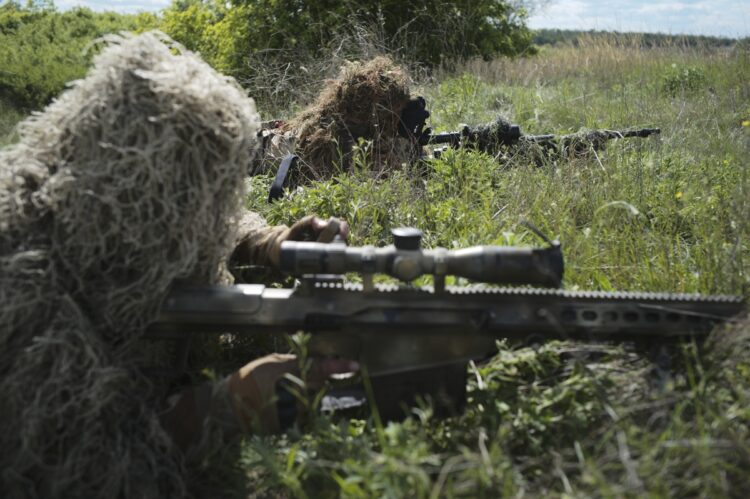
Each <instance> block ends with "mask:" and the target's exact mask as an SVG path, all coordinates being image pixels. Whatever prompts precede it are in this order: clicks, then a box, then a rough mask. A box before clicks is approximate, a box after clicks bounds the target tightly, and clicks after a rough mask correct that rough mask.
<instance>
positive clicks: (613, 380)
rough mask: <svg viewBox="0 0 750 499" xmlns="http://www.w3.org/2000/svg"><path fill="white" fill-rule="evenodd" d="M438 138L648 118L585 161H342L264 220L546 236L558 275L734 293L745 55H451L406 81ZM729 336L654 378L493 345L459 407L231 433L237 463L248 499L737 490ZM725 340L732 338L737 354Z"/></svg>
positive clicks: (741, 471)
mask: <svg viewBox="0 0 750 499" xmlns="http://www.w3.org/2000/svg"><path fill="white" fill-rule="evenodd" d="M421 91H422V92H423V94H424V95H425V96H426V98H427V100H428V105H429V108H430V109H431V110H432V125H433V127H435V128H436V129H438V130H445V129H451V128H455V127H456V126H457V125H458V124H459V123H461V122H466V123H478V122H484V121H489V120H491V119H493V118H494V117H495V116H496V115H497V114H503V115H505V116H507V117H509V118H511V119H512V121H514V122H516V123H518V124H520V125H521V126H522V128H523V130H524V131H525V132H526V133H549V132H556V133H567V132H573V131H577V130H578V129H579V128H581V127H588V128H626V127H630V126H657V127H660V128H661V129H662V134H661V136H659V137H655V138H649V139H645V140H641V141H639V140H637V139H636V140H629V141H625V140H623V141H619V142H616V143H611V144H610V146H609V147H608V148H607V149H606V151H604V152H602V153H600V154H598V155H592V156H590V157H587V158H576V159H570V160H569V159H564V160H558V161H550V162H548V164H546V165H544V166H542V167H538V166H537V165H535V164H534V163H533V162H532V161H530V160H529V159H528V158H524V157H521V156H517V157H511V158H509V159H507V160H506V161H504V162H497V161H495V159H494V158H492V157H489V156H486V155H483V154H478V153H473V152H456V153H453V154H447V155H445V156H444V157H443V158H442V159H441V160H440V161H436V162H434V163H432V164H431V165H430V167H429V168H427V171H426V172H424V171H421V170H420V171H417V170H416V169H406V170H403V171H400V172H397V173H394V174H392V175H390V176H389V177H388V178H385V179H379V180H374V179H372V178H371V177H370V176H369V175H368V174H367V173H365V172H366V164H367V148H366V145H364V146H363V147H362V151H361V157H360V162H359V165H360V167H361V171H360V172H359V173H356V172H355V173H353V174H342V175H340V176H339V177H338V178H337V179H336V180H335V181H331V182H325V183H319V184H315V185H314V186H312V187H310V188H306V189H304V190H300V191H298V192H297V193H296V194H295V195H294V196H292V197H291V199H288V200H285V201H283V202H281V203H277V204H275V205H271V206H269V205H266V204H265V203H264V202H263V201H264V196H265V186H266V185H267V183H268V179H267V178H256V179H254V180H253V185H254V186H255V187H256V189H255V190H254V193H255V194H254V196H253V199H252V200H251V202H250V204H251V205H252V206H260V207H262V208H261V209H262V210H264V211H265V213H264V214H265V215H266V216H267V217H268V219H269V220H270V221H271V222H279V223H280V222H291V221H293V220H294V219H296V218H298V217H299V216H301V215H302V214H306V213H311V212H314V213H317V214H319V215H321V216H328V215H337V216H341V217H344V218H346V219H347V220H348V221H349V222H350V223H351V225H352V238H351V243H352V244H386V243H388V242H389V232H388V231H389V229H390V228H392V227H395V226H399V225H412V226H417V227H419V228H421V229H422V230H423V231H424V232H425V240H426V244H427V245H428V246H435V245H442V246H446V247H461V246H466V245H474V244H538V243H539V241H538V240H537V239H536V237H535V236H533V235H532V234H530V233H529V231H528V230H527V229H526V228H525V227H524V226H523V225H521V224H520V223H519V222H520V221H521V220H529V221H531V222H533V223H534V224H535V225H537V226H538V227H539V228H541V229H542V230H543V231H544V232H545V233H547V234H549V235H551V236H553V237H556V238H558V239H559V240H560V241H561V242H562V244H563V248H564V253H565V257H566V265H567V273H566V287H568V288H571V289H597V290H654V291H681V292H701V293H734V294H744V295H745V296H747V295H748V289H749V288H748V283H749V282H750V274H749V273H748V272H750V172H749V171H748V167H749V166H750V165H749V164H748V157H750V156H749V153H750V126H749V125H750V121H749V120H750V53H749V52H748V51H747V50H744V51H742V50H740V49H727V50H700V49H683V48H680V47H672V48H662V49H654V50H644V49H642V48H639V47H638V46H637V44H634V43H633V44H630V43H627V42H622V41H621V40H620V41H617V40H614V39H613V40H612V41H609V42H608V41H602V40H601V39H600V40H597V41H593V40H592V41H588V42H586V41H584V43H583V44H582V46H581V47H580V48H576V49H574V48H556V49H551V50H547V51H544V52H543V53H542V54H541V55H540V56H538V57H535V58H531V59H520V60H499V61H493V62H476V63H471V64H467V65H466V66H465V67H464V68H463V70H462V71H460V72H458V73H453V74H445V75H441V76H440V77H438V78H436V80H435V81H433V82H429V83H427V84H424V85H423V87H422V88H421ZM747 334H748V329H747V328H746V327H745V328H744V329H743V328H742V327H738V328H736V329H734V330H732V331H730V332H724V333H722V334H717V335H716V339H715V340H712V343H711V346H710V347H709V348H707V349H705V350H701V351H700V353H699V349H696V348H695V346H686V347H684V348H680V349H678V350H677V351H675V352H674V353H673V357H674V363H675V366H676V367H675V368H674V371H673V373H672V375H671V376H667V377H666V378H665V377H664V376H663V375H664V373H660V372H659V371H658V369H655V368H654V366H653V365H652V364H650V362H649V361H647V360H646V359H644V358H642V357H640V356H639V355H637V354H635V353H633V352H631V351H628V350H626V349H625V348H621V347H606V348H603V349H599V350H598V351H597V352H596V353H595V354H592V353H591V352H587V348H586V347H585V346H582V345H573V344H566V343H554V344H549V345H546V346H544V347H543V348H541V349H539V350H532V349H528V348H526V349H516V348H511V347H508V346H501V352H500V354H499V355H498V357H496V358H495V359H494V360H493V361H492V362H490V363H489V364H487V365H484V366H481V367H478V368H477V369H476V370H474V371H473V372H471V373H470V376H469V379H470V382H469V391H470V392H469V394H470V400H469V406H468V409H467V411H466V413H465V414H464V415H463V416H461V417H458V418H453V419H449V420H436V419H434V418H432V417H431V415H430V411H429V410H424V411H416V412H415V414H414V416H413V418H412V419H409V420H407V421H405V422H403V423H399V424H390V425H387V426H385V427H384V426H382V425H379V424H377V423H376V422H375V421H374V420H372V419H370V420H368V421H360V420H353V421H346V420H344V421H341V420H335V419H329V418H322V417H321V418H318V419H315V420H314V421H312V422H311V423H310V427H309V428H307V430H308V431H309V432H308V433H305V434H302V433H294V432H293V433H290V434H288V435H286V436H284V437H281V438H277V439H260V438H253V439H248V440H247V441H246V442H245V445H244V449H243V459H242V464H241V466H240V473H241V474H244V473H246V476H247V481H246V485H247V487H248V489H249V490H251V491H255V494H257V495H258V496H265V495H271V496H274V495H277V494H278V495H281V496H295V497H335V496H339V495H341V496H346V497H404V496H407V495H408V496H410V497H497V496H500V495H503V496H531V497H536V496H547V495H554V496H568V497H570V496H589V495H590V496H623V495H626V496H631V495H632V496H640V495H642V494H648V495H651V496H653V497H662V496H665V497H666V496H671V497H685V496H710V497H718V496H740V495H742V491H743V490H747V488H748V487H749V486H750V480H748V478H747V474H746V470H747V469H748V466H750V436H749V435H748V431H749V429H750V427H749V426H748V422H749V421H750V411H748V409H747V408H748V407H750V405H748V402H750V392H748V389H747V387H748V382H749V381H750V357H749V356H748V355H747V352H746V350H747V347H744V346H743V345H744V344H745V343H744V342H746V341H747V340H746V338H745V337H746V336H747ZM743 348H744V349H743Z"/></svg>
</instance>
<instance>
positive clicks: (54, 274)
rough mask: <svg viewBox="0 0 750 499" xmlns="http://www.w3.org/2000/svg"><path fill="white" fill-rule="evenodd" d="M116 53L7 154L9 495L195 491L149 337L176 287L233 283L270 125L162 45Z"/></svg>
mask: <svg viewBox="0 0 750 499" xmlns="http://www.w3.org/2000/svg"><path fill="white" fill-rule="evenodd" d="M107 42H108V43H107V46H106V47H105V48H104V49H103V51H102V52H101V53H100V54H99V55H98V56H97V57H96V58H95V60H94V67H93V69H92V70H91V71H90V72H89V73H88V75H87V76H86V78H85V79H83V80H80V81H77V82H75V83H74V84H73V86H72V88H70V89H69V90H67V91H66V92H65V93H63V94H62V95H61V96H60V98H59V99H58V100H56V101H55V102H53V103H52V104H50V105H49V106H48V107H47V108H46V109H45V110H44V111H43V112H42V113H41V114H36V115H34V116H32V117H31V118H29V119H27V120H26V121H25V122H24V123H22V124H21V125H20V129H19V131H20V137H21V138H20V142H19V143H17V144H16V145H14V146H12V147H11V148H9V149H6V150H4V151H2V152H0V303H2V308H0V393H1V394H2V397H3V402H2V404H0V420H1V421H2V422H3V431H2V435H1V436H0V447H1V448H2V449H3V452H2V457H0V469H2V475H1V478H0V490H2V491H3V495H4V497H10V498H15V497H179V496H183V495H185V494H186V485H185V478H184V477H185V470H184V467H185V464H184V463H183V458H182V457H181V456H180V454H179V453H178V451H177V450H176V449H175V448H174V445H173V444H172V442H171V440H170V438H169V436H168V435H167V434H166V433H165V431H164V430H163V429H162V427H161V425H160V422H159V418H158V414H157V411H158V406H159V404H160V401H161V399H162V397H163V395H164V393H163V390H161V389H160V387H157V386H156V385H155V384H154V383H153V382H152V381H150V380H149V379H148V377H147V376H146V374H145V371H144V369H143V366H144V365H145V364H146V363H147V362H148V361H149V360H153V359H148V357H149V356H151V355H152V353H151V352H152V351H153V347H152V346H150V345H149V344H148V343H147V342H144V341H140V340H141V337H142V336H143V333H144V327H145V326H146V325H147V324H148V323H149V322H151V321H152V320H153V319H154V318H155V317H156V315H157V313H158V310H159V307H160V305H161V302H162V300H163V298H164V296H165V293H166V292H167V290H168V289H169V287H170V285H171V284H172V283H173V282H174V281H175V280H176V279H187V280H192V281H196V282H199V283H212V282H217V281H219V280H220V279H221V278H222V275H223V274H222V272H221V266H222V262H223V261H224V259H225V258H226V257H227V256H228V254H229V253H230V252H231V249H232V247H233V243H234V239H235V233H234V229H233V226H232V223H230V222H231V220H232V219H233V217H236V214H237V213H238V210H239V209H240V206H241V202H242V198H243V177H244V174H245V172H246V168H247V165H248V163H249V161H250V160H251V154H252V153H251V151H252V150H253V148H254V146H255V137H256V133H257V123H258V116H257V114H256V111H255V105H254V103H253V101H252V100H251V99H249V98H247V97H246V95H245V94H244V92H243V91H242V90H241V89H240V88H239V87H238V86H237V85H236V84H235V83H234V82H233V81H231V80H229V79H227V78H225V77H222V76H220V75H219V74H217V73H216V72H215V71H214V70H212V69H211V68H210V67H209V66H208V65H207V64H205V63H204V62H202V61H201V60H200V59H199V58H198V57H196V56H195V55H193V54H191V53H189V52H187V51H185V50H184V49H183V48H182V47H180V46H179V45H176V44H174V43H173V42H171V41H170V40H168V39H166V37H164V36H163V35H160V34H158V33H147V34H143V35H140V36H137V37H131V36H126V37H120V36H116V37H109V38H108V39H107ZM165 43H166V44H165Z"/></svg>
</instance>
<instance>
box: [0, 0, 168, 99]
mask: <svg viewBox="0 0 750 499" xmlns="http://www.w3.org/2000/svg"><path fill="white" fill-rule="evenodd" d="M155 25H156V17H155V16H154V15H152V14H138V15H122V14H115V13H112V12H104V13H95V12H92V11H91V10H89V9H85V8H76V9H71V10H68V11H65V12H57V11H55V10H54V7H52V6H51V4H42V5H41V6H37V5H34V4H30V5H29V6H27V7H21V6H20V5H19V4H17V3H15V2H9V3H6V4H4V5H2V6H0V68H1V69H0V98H1V99H3V100H6V101H9V102H12V103H13V104H14V106H15V107H16V108H17V109H25V110H31V109H38V108H40V107H43V106H44V105H45V104H47V103H48V102H49V101H50V100H51V99H52V98H53V97H54V96H55V95H57V94H58V93H59V92H60V91H61V90H62V89H63V88H64V87H65V84H66V83H67V82H69V81H71V80H74V79H78V78H81V77H82V76H83V75H84V74H85V72H86V69H87V67H88V65H89V62H90V60H91V56H92V50H89V48H90V46H91V42H92V41H93V40H95V39H96V38H98V37H101V36H102V35H104V34H107V33H114V32H119V31H142V30H144V29H147V28H149V27H155Z"/></svg>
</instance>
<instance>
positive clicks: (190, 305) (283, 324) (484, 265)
mask: <svg viewBox="0 0 750 499" xmlns="http://www.w3.org/2000/svg"><path fill="white" fill-rule="evenodd" d="M393 236H394V241H393V245H391V246H388V247H385V248H375V247H372V246H365V247H349V246H346V245H345V244H344V243H343V242H340V243H332V244H322V243H315V242H289V241H287V242H284V243H282V247H281V263H280V265H281V268H282V269H283V270H284V271H286V272H288V273H290V274H292V275H294V276H297V277H299V278H300V281H299V283H298V285H297V286H296V287H294V288H270V287H266V286H263V285H235V286H223V287H219V286H215V287H200V288H177V289H174V290H173V291H172V292H171V294H170V295H169V296H168V297H167V298H166V300H165V302H164V303H163V306H162V312H161V316H160V318H159V319H158V320H157V321H156V323H154V324H153V325H152V326H151V328H150V330H151V333H152V334H155V335H159V336H162V337H164V336H166V337H173V338H185V336H186V335H189V334H190V333H199V332H214V333H237V334H266V333H295V332H297V331H300V330H301V331H306V332H309V333H310V340H309V344H308V351H309V354H310V355H311V356H320V357H330V356H335V357H342V358H348V359H354V360H357V361H358V362H359V363H360V365H361V366H362V367H363V370H365V371H366V373H367V374H368V375H369V379H370V381H371V386H372V391H373V396H374V399H375V403H376V405H377V407H378V409H379V412H380V415H381V416H382V417H383V418H386V419H397V418H399V417H402V416H403V406H404V404H407V405H409V404H413V403H415V400H416V398H417V397H419V396H430V397H431V398H432V400H433V403H434V406H435V408H436V410H437V411H438V412H439V413H443V414H445V413H455V412H457V411H459V410H460V409H461V408H462V406H463V403H464V401H465V389H466V372H467V363H468V362H469V361H471V360H479V359H484V358H487V357H488V356H490V355H491V354H492V353H493V352H494V351H495V350H496V341H497V340H499V339H508V340H509V341H511V342H520V343H523V344H538V343H542V342H545V341H548V340H551V339H577V340H585V341H621V340H624V341H629V342H641V343H644V344H652V345H660V344H664V343H665V342H669V341H674V340H678V339H681V338H702V337H704V336H706V335H707V334H708V333H709V332H710V331H711V330H712V328H713V327H714V326H715V325H716V324H718V323H723V322H727V321H731V320H732V319H733V318H734V317H735V316H737V315H738V314H740V313H742V312H743V311H744V309H745V305H744V302H743V299H742V298H740V297H736V296H702V295H697V294H672V293H630V292H614V293H610V292H598V291H566V290H562V289H559V287H560V285H561V283H562V277H563V257H562V251H561V248H560V245H559V243H557V242H550V244H549V246H548V247H544V248H529V247H500V246H477V247H472V248H465V249H458V250H447V249H444V248H435V249H421V248H420V244H421V233H420V232H419V231H418V230H416V229H406V228H402V229H396V230H394V231H393ZM351 272H356V273H358V274H360V275H361V277H362V283H361V284H360V283H351V282H345V281H344V279H343V277H342V276H343V275H344V274H345V273H351ZM375 274H387V275H390V276H392V277H395V278H396V279H398V280H399V281H401V283H400V284H376V283H374V281H373V276H374V275H375ZM422 275H432V276H433V279H434V281H433V282H434V284H433V286H422V287H420V286H413V285H410V284H408V283H409V282H411V281H412V280H413V279H415V278H417V277H419V276H422ZM449 275H452V276H458V277H463V278H467V279H471V280H475V281H480V282H483V283H489V284H503V285H511V286H520V287H488V286H481V287H479V286H471V287H456V286H447V285H446V279H445V278H446V276H449ZM531 286H537V287H531ZM343 395H346V396H343ZM337 396H338V398H336V397H333V398H331V397H329V400H331V401H333V402H331V407H336V406H337V405H336V404H337V402H336V400H339V401H341V400H347V397H348V399H351V398H352V397H354V398H355V399H356V398H357V397H359V399H358V400H360V401H361V400H363V399H364V396H363V392H362V390H361V389H356V388H352V387H347V388H345V389H340V388H339V392H338V394H337ZM345 406H346V404H345V403H344V407H345ZM338 407H341V405H338Z"/></svg>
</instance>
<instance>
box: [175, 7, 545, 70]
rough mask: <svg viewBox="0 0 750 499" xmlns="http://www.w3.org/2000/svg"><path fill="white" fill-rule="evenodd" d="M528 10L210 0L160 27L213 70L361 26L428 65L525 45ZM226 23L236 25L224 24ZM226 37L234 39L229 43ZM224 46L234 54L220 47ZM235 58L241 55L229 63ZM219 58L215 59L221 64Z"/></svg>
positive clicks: (310, 48)
mask: <svg viewBox="0 0 750 499" xmlns="http://www.w3.org/2000/svg"><path fill="white" fill-rule="evenodd" d="M525 19H526V12H525V11H524V10H523V9H522V8H520V7H515V6H513V4H511V3H509V2H505V1H488V0H482V1H468V0H437V1H427V0H418V1H416V2H399V1H395V0H380V1H368V2H354V1H351V0H318V1H315V2H300V1H298V0H281V1H275V2H256V1H247V0H236V1H234V2H232V3H231V5H229V6H226V4H224V3H221V2H217V1H215V0H209V1H201V0H188V1H182V0H180V1H175V2H174V3H173V4H172V6H171V7H170V8H169V9H167V11H166V12H165V23H164V28H165V30H166V31H167V33H169V34H170V35H171V36H173V37H174V38H175V39H177V40H179V41H180V42H182V43H184V44H186V45H187V46H188V47H190V48H193V49H196V50H200V51H201V52H202V53H204V55H206V56H207V57H208V58H209V60H214V59H216V61H217V64H218V67H227V68H229V67H231V68H232V71H231V72H232V73H233V74H240V73H241V72H242V70H243V69H244V67H243V65H242V61H241V58H242V57H246V56H248V55H250V54H253V53H257V52H262V51H266V50H291V51H294V52H296V53H300V52H303V53H311V54H316V55H319V54H320V49H328V48H329V47H331V45H332V44H334V43H338V42H340V41H342V40H343V39H346V38H351V36H352V35H355V34H356V32H357V31H358V30H364V31H369V32H370V33H372V34H374V35H375V36H377V37H378V38H379V40H380V41H381V43H382V45H383V47H384V49H385V50H387V51H388V52H390V53H393V54H396V55H399V56H401V57H408V58H410V59H413V60H414V61H419V62H421V63H424V64H428V65H437V64H440V63H441V62H443V61H447V60H453V59H465V58H469V57H475V56H480V57H485V58H489V57H492V56H496V55H498V54H505V55H515V54H518V53H521V52H524V51H527V50H529V48H530V40H531V32H530V31H529V30H528V29H527V28H526V27H525V25H524V22H525ZM230 26H233V27H234V28H239V29H228V28H229V27H230ZM230 39H231V41H230ZM222 43H223V44H228V45H230V46H231V47H232V49H233V52H234V53H230V52H229V51H226V50H224V48H223V47H221V46H220V45H221V44H222ZM236 57H240V60H239V61H238V60H234V61H232V62H233V63H232V64H229V62H230V61H229V60H230V59H233V58H236ZM219 61H220V62H219Z"/></svg>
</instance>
